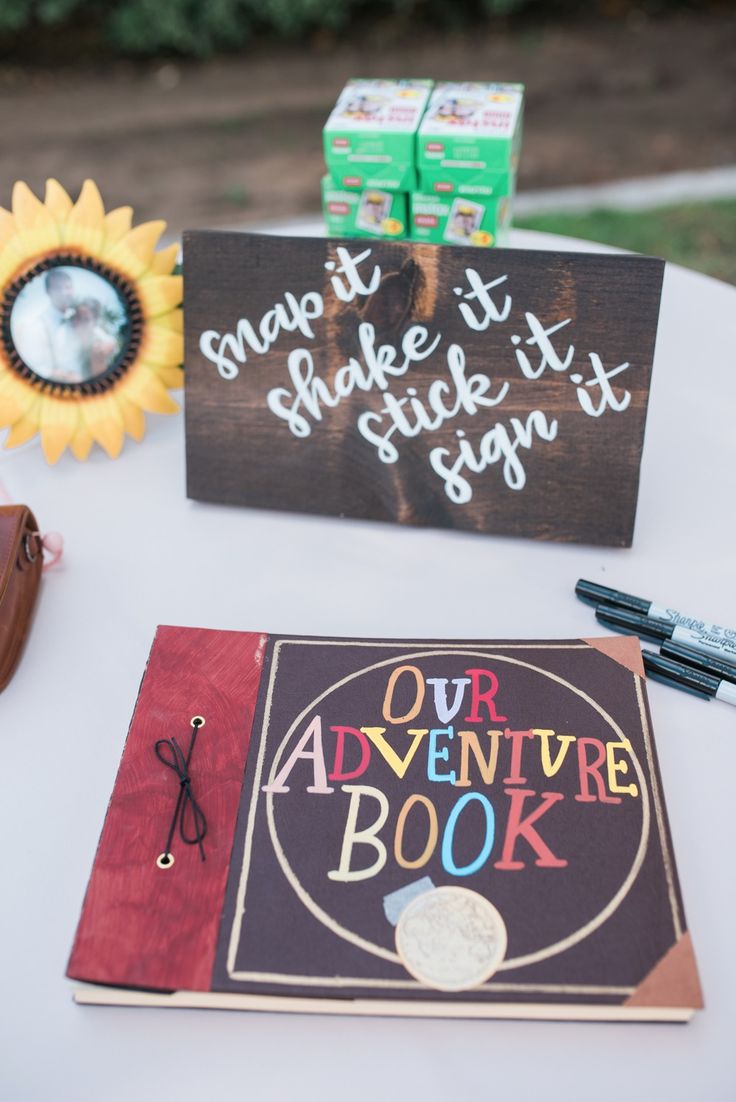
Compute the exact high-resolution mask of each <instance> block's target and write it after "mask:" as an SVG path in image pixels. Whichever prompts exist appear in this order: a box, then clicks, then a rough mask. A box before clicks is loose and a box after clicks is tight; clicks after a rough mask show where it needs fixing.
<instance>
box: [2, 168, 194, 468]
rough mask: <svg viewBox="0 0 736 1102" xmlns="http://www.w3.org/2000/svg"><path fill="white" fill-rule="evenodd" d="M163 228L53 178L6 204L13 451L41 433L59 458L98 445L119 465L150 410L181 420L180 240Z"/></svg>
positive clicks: (7, 387) (8, 412) (9, 441)
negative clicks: (165, 238)
mask: <svg viewBox="0 0 736 1102" xmlns="http://www.w3.org/2000/svg"><path fill="white" fill-rule="evenodd" d="M165 225H166V224H165V223H164V222H161V221H157V222H146V223H142V224H141V225H138V226H135V227H133V225H132V210H131V208H130V207H119V208H117V209H115V210H112V211H110V212H107V213H106V212H105V208H104V205H103V203H102V198H101V196H100V193H99V191H98V189H97V186H96V185H95V184H94V183H93V181H91V180H87V181H86V182H85V183H84V185H83V187H82V189H81V191H80V194H79V197H78V199H77V200H76V202H72V199H71V198H70V197H69V195H68V194H67V193H66V191H65V190H64V189H63V188H62V187H61V185H60V184H59V183H58V182H57V181H55V180H49V181H48V182H47V186H46V194H45V198H44V201H43V202H42V201H41V200H40V199H38V198H37V197H36V196H35V195H34V194H33V192H32V191H31V190H30V188H28V186H27V185H26V184H24V183H22V182H20V183H17V184H16V185H15V187H14V189H13V201H12V210H10V211H6V210H3V209H2V208H0V428H3V427H4V428H7V429H8V433H7V435H6V438H5V441H4V443H5V446H6V447H15V446H17V445H19V444H23V443H26V442H27V441H28V440H30V439H32V438H33V437H34V436H35V435H36V434H38V435H40V437H41V445H42V448H43V451H44V454H45V456H46V459H47V460H48V461H49V462H50V463H55V462H56V461H57V460H58V459H59V457H60V456H61V455H62V454H63V452H64V451H65V450H66V449H67V448H69V450H71V452H72V453H73V454H74V455H75V456H76V458H77V459H86V458H87V456H88V455H89V453H90V451H91V449H92V447H93V445H94V444H95V443H96V444H98V445H99V446H100V447H102V448H103V450H104V451H106V452H107V454H108V455H109V456H110V457H112V458H115V457H117V456H118V455H119V454H120V451H121V450H122V447H123V442H124V440H125V437H126V436H130V437H132V438H133V439H135V440H141V439H142V437H143V435H144V433H145V413H146V412H151V413H174V412H176V411H178V409H179V406H178V404H177V403H176V402H175V401H174V399H173V398H172V397H171V395H170V393H169V390H170V389H174V388H178V387H181V386H182V382H183V372H182V359H183V337H182V312H181V305H180V304H181V299H182V279H181V276H180V275H178V274H176V273H175V268H176V264H177V260H178V245H176V244H172V245H169V246H168V247H166V248H163V249H158V248H157V245H158V241H159V238H160V236H161V234H162V232H163V230H164V229H165Z"/></svg>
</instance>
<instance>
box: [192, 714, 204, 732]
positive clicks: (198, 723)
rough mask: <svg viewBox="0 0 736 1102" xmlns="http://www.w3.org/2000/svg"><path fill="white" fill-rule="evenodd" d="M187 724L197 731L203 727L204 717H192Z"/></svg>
mask: <svg viewBox="0 0 736 1102" xmlns="http://www.w3.org/2000/svg"><path fill="white" fill-rule="evenodd" d="M189 722H190V724H191V726H192V727H194V728H196V729H199V728H200V727H204V722H205V720H204V716H192V718H191V720H190V721H189Z"/></svg>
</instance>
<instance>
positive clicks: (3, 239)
mask: <svg viewBox="0 0 736 1102" xmlns="http://www.w3.org/2000/svg"><path fill="white" fill-rule="evenodd" d="M16 230H17V226H16V224H15V219H14V218H13V216H12V214H11V213H10V211H9V210H5V209H4V208H3V207H0V251H2V249H4V248H5V246H6V245H7V243H8V241H10V239H11V238H12V237H13V236H14V234H15V233H16Z"/></svg>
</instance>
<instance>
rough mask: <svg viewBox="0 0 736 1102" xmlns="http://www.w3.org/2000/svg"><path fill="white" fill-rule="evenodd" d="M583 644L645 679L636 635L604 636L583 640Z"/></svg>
mask: <svg viewBox="0 0 736 1102" xmlns="http://www.w3.org/2000/svg"><path fill="white" fill-rule="evenodd" d="M583 642H584V643H587V644H588V646H590V647H593V648H594V649H595V650H599V651H600V652H601V654H605V655H607V656H608V657H609V658H612V659H613V661H614V662H618V663H619V665H621V666H625V667H626V669H627V670H631V672H632V673H636V674H638V675H639V677H644V662H643V659H642V657H641V646H640V645H639V640H638V639H637V637H636V636H635V635H603V636H599V637H598V638H596V639H583Z"/></svg>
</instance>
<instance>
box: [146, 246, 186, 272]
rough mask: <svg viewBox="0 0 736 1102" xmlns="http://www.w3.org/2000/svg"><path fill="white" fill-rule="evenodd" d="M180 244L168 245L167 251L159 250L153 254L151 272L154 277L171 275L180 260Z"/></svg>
mask: <svg viewBox="0 0 736 1102" xmlns="http://www.w3.org/2000/svg"><path fill="white" fill-rule="evenodd" d="M179 248H180V247H179V242H178V241H175V242H174V243H173V245H167V246H166V248H165V249H159V250H158V252H156V253H154V254H153V260H152V261H151V267H150V269H149V270H150V271H151V272H152V273H153V274H154V275H170V274H171V273H172V272H173V270H174V268H175V267H176V264H177V261H178V259H179Z"/></svg>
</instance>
